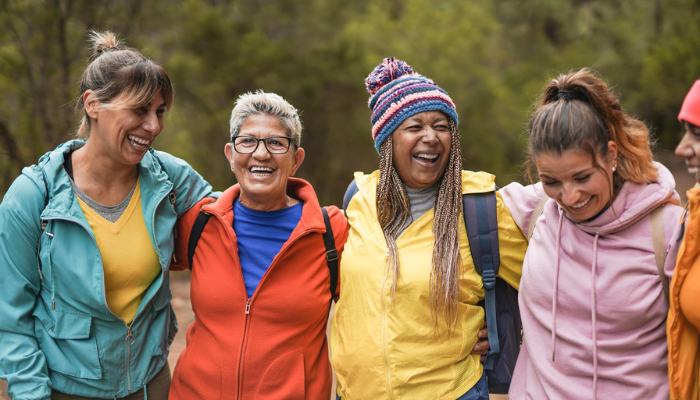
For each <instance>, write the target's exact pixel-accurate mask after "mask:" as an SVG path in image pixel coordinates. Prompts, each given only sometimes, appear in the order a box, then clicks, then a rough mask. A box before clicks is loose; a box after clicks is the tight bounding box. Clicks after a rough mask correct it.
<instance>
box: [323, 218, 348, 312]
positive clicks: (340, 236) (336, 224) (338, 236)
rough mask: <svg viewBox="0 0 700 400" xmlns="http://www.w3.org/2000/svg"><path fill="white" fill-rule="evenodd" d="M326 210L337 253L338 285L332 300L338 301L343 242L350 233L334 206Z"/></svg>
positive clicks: (346, 222) (345, 219)
mask: <svg viewBox="0 0 700 400" xmlns="http://www.w3.org/2000/svg"><path fill="white" fill-rule="evenodd" d="M325 208H326V210H328V218H330V220H331V227H333V238H334V239H335V249H336V250H337V251H338V284H337V285H336V287H335V296H334V298H333V300H335V301H338V298H339V296H340V260H341V258H342V257H343V249H344V247H345V242H346V241H347V240H348V234H349V233H350V224H348V219H347V218H345V214H343V212H342V211H341V210H339V209H338V207H336V206H329V207H325Z"/></svg>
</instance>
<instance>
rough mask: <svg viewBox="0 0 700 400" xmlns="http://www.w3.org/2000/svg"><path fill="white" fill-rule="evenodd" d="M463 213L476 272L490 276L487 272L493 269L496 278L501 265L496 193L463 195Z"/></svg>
mask: <svg viewBox="0 0 700 400" xmlns="http://www.w3.org/2000/svg"><path fill="white" fill-rule="evenodd" d="M462 213H463V215H464V224H465V227H466V230H467V238H468V239H469V248H470V249H471V252H472V259H473V261H474V266H475V267H476V271H477V272H478V273H479V274H480V275H482V276H485V275H489V273H487V272H486V270H487V269H491V270H493V276H494V278H495V276H496V275H497V274H498V267H499V266H500V264H501V263H500V254H499V249H498V220H497V212H496V192H495V191H494V192H488V193H473V194H465V195H463V196H462Z"/></svg>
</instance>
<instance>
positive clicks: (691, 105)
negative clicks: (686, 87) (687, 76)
mask: <svg viewBox="0 0 700 400" xmlns="http://www.w3.org/2000/svg"><path fill="white" fill-rule="evenodd" d="M678 120H679V121H681V122H683V121H687V122H690V123H691V124H693V125H695V126H700V80H697V81H695V84H694V85H693V87H692V88H690V91H689V92H688V94H687V95H686V96H685V100H683V105H682V106H681V112H680V114H678Z"/></svg>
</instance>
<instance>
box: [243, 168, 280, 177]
mask: <svg viewBox="0 0 700 400" xmlns="http://www.w3.org/2000/svg"><path fill="white" fill-rule="evenodd" d="M248 171H250V173H251V174H252V175H253V176H255V177H258V178H265V177H268V176H270V175H271V174H272V173H273V172H274V171H275V170H274V169H272V168H270V167H250V168H248Z"/></svg>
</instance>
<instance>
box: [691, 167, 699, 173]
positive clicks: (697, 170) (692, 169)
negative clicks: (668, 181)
mask: <svg viewBox="0 0 700 400" xmlns="http://www.w3.org/2000/svg"><path fill="white" fill-rule="evenodd" d="M688 172H689V173H691V174H697V173H698V172H700V167H688Z"/></svg>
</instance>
